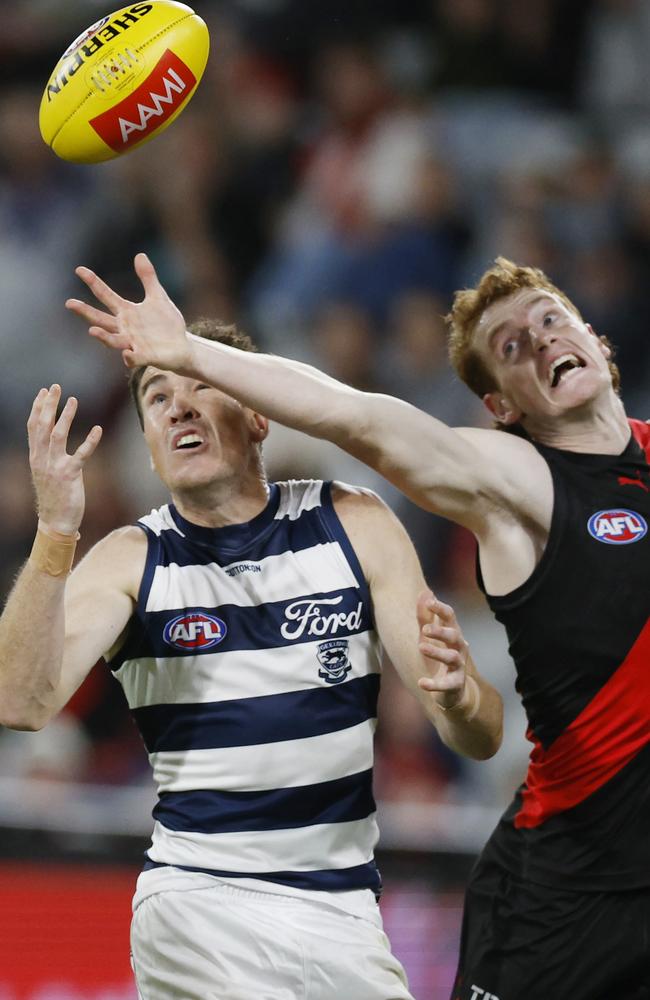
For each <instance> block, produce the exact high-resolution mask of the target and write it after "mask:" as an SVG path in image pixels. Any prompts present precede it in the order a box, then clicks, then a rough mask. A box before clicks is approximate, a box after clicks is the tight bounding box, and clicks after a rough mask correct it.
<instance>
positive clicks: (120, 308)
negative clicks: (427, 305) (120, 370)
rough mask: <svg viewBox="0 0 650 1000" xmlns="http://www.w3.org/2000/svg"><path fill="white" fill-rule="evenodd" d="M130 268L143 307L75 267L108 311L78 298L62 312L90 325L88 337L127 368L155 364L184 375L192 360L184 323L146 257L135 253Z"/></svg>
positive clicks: (70, 302)
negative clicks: (109, 350) (118, 354)
mask: <svg viewBox="0 0 650 1000" xmlns="http://www.w3.org/2000/svg"><path fill="white" fill-rule="evenodd" d="M134 264H135V271H136V274H137V275H138V277H139V279H140V281H141V282H142V287H143V289H144V299H143V300H142V302H130V301H129V300H128V299H123V298H122V297H121V295H118V294H117V292H115V291H113V289H112V288H111V287H110V286H109V285H107V284H106V282H105V281H102V279H101V278H100V277H99V276H98V275H97V274H95V272H94V271H91V270H90V268H88V267H78V268H76V272H75V273H76V274H77V275H78V277H80V278H81V280H82V281H83V282H85V284H86V285H87V286H88V288H89V289H90V291H91V292H92V293H93V295H94V296H95V298H96V299H97V300H98V301H99V302H101V303H102V305H104V306H106V309H107V310H108V312H104V311H103V310H101V309H96V308H95V307H94V306H91V305H88V304H87V303H86V302H82V301H81V300H80V299H68V300H67V301H66V303H65V305H66V308H67V309H70V311H71V312H74V313H76V314H77V315H78V316H81V318H82V319H84V320H86V322H87V323H89V324H90V326H89V329H88V333H89V334H90V336H91V337H96V338H97V340H100V341H101V342H102V344H105V345H106V347H110V348H112V349H113V350H117V351H121V352H122V359H123V361H124V364H125V365H126V366H127V368H137V367H139V366H140V365H155V366H156V367H157V368H163V369H169V370H172V371H177V372H181V373H182V371H183V368H184V366H186V365H187V363H188V362H189V358H190V341H189V339H188V335H187V331H186V329H185V320H184V319H183V316H182V315H181V313H180V311H179V309H178V308H177V307H176V306H175V305H174V303H173V302H172V300H171V299H170V298H169V296H168V295H167V292H166V291H165V289H164V288H163V286H162V285H161V284H160V281H159V280H158V275H157V274H156V271H155V268H154V266H153V264H152V263H151V261H150V260H149V258H148V257H147V255H146V254H144V253H139V254H137V255H136V257H135V261H134Z"/></svg>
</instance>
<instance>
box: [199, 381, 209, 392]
mask: <svg viewBox="0 0 650 1000" xmlns="http://www.w3.org/2000/svg"><path fill="white" fill-rule="evenodd" d="M211 388H212V386H211V385H203V383H201V385H197V387H196V391H197V392H198V391H199V390H200V389H211Z"/></svg>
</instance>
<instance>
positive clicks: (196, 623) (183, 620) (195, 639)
mask: <svg viewBox="0 0 650 1000" xmlns="http://www.w3.org/2000/svg"><path fill="white" fill-rule="evenodd" d="M227 631H228V629H227V628H226V623H225V622H223V621H222V620H221V618H217V617H215V615H206V614H205V612H203V611H187V612H186V613H185V614H184V615H179V616H178V618H173V619H172V621H170V622H167V624H166V625H165V631H164V632H163V639H164V640H165V642H166V643H167V644H168V645H169V646H175V647H176V649H195V650H204V649H211V648H212V646H216V645H217V643H219V642H221V640H222V639H224V638H225V635H226V632H227Z"/></svg>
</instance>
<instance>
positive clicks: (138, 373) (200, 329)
mask: <svg viewBox="0 0 650 1000" xmlns="http://www.w3.org/2000/svg"><path fill="white" fill-rule="evenodd" d="M187 329H188V330H189V332H190V333H193V334H194V335H195V336H197V337H203V339H204V340H214V341H216V342H217V343H219V344H227V345H228V347H236V348H237V349H238V350H240V351H251V352H256V351H257V346H256V345H255V344H254V343H253V341H252V340H251V338H250V337H249V336H248V334H247V333H244V332H243V331H242V330H239V329H238V328H237V327H236V326H235V324H234V323H222V322H220V320H217V319H208V318H207V317H202V318H201V319H197V320H196V321H195V322H194V323H190V325H189V326H188V328H187ZM148 367H149V366H148V365H140V366H139V367H138V368H133V369H132V370H131V372H130V374H129V383H128V384H129V391H130V393H131V399H132V400H133V402H134V404H135V408H136V411H137V414H138V420H139V421H140V426H141V427H143V426H144V420H143V417H142V404H141V400H140V383H141V382H142V376H143V375H144V373H145V370H146V369H147V368H148Z"/></svg>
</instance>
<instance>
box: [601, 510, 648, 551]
mask: <svg viewBox="0 0 650 1000" xmlns="http://www.w3.org/2000/svg"><path fill="white" fill-rule="evenodd" d="M587 528H588V529H589V534H590V535H591V536H592V538H595V539H596V540H597V541H599V542H606V543H607V544H608V545H629V544H630V542H638V541H640V540H641V539H642V538H643V536H644V535H645V533H646V532H647V530H648V525H647V523H646V521H645V519H644V518H643V517H641V515H640V514H637V513H636V512H635V511H633V510H618V509H615V510H599V511H598V513H597V514H592V515H591V517H590V518H589V523H588V524H587Z"/></svg>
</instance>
